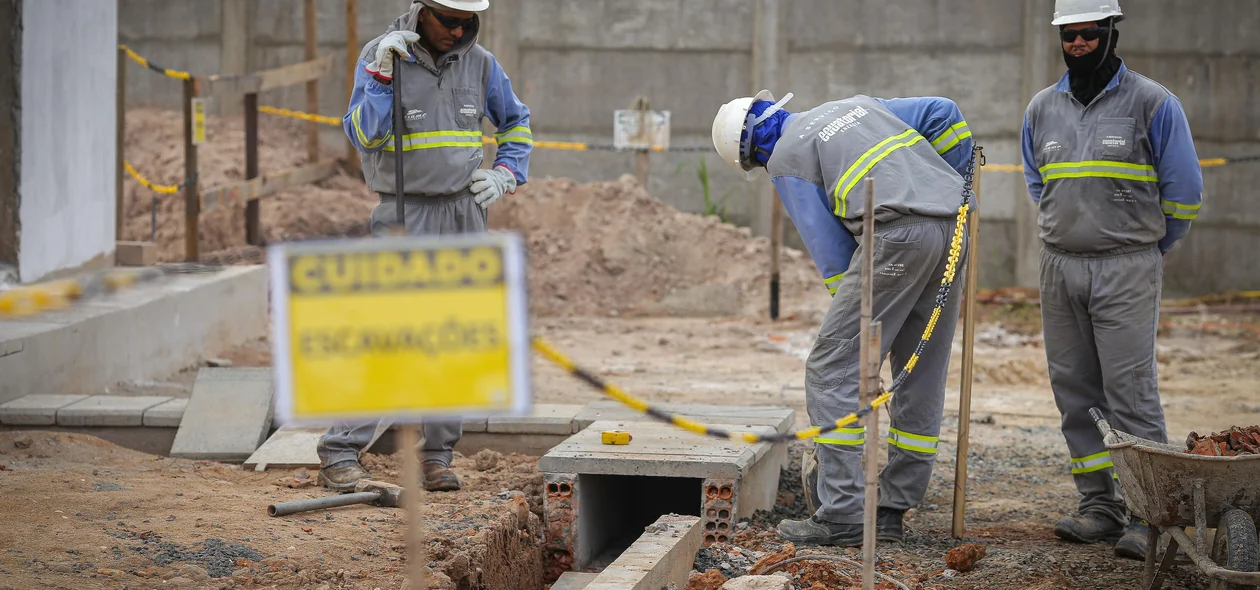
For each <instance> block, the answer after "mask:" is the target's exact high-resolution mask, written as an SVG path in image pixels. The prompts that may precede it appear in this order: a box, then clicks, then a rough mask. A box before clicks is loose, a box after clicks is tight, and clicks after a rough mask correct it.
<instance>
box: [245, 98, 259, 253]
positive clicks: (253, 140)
mask: <svg viewBox="0 0 1260 590" xmlns="http://www.w3.org/2000/svg"><path fill="white" fill-rule="evenodd" d="M255 178H258V94H257V93H253V92H251V93H249V94H246V95H245V180H253V179H255ZM250 197H253V195H250ZM260 217H261V203H259V200H258V199H256V198H250V199H249V200H248V201H245V243H247V244H249V245H251V246H261V245H262V232H261V231H260V222H259V218H260Z"/></svg>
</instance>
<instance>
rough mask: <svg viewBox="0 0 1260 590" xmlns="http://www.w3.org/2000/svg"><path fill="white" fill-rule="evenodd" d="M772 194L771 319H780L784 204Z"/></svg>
mask: <svg viewBox="0 0 1260 590" xmlns="http://www.w3.org/2000/svg"><path fill="white" fill-rule="evenodd" d="M770 194H771V195H773V196H772V198H771V199H770V319H771V320H777V319H779V256H780V250H781V249H782V248H783V204H782V203H780V202H779V192H778V191H776V190H774V189H771V190H770Z"/></svg>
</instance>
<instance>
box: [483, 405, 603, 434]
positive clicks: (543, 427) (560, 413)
mask: <svg viewBox="0 0 1260 590" xmlns="http://www.w3.org/2000/svg"><path fill="white" fill-rule="evenodd" d="M582 409H583V407H582V406H579V405H565V404H534V407H533V409H532V410H531V411H530V414H529V415H528V416H516V417H508V416H491V417H489V418H488V419H487V420H486V432H490V433H502V434H573V433H574V432H577V431H578V430H580V429H578V428H574V426H573V423H574V418H575V417H576V416H577V414H578V412H581V411H582Z"/></svg>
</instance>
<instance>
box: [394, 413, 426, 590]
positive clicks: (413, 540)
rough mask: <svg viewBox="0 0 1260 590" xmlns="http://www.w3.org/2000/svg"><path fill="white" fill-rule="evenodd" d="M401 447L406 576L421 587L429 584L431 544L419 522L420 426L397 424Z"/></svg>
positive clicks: (412, 583)
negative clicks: (425, 540)
mask: <svg viewBox="0 0 1260 590" xmlns="http://www.w3.org/2000/svg"><path fill="white" fill-rule="evenodd" d="M397 432H398V448H399V449H402V453H403V502H404V503H405V504H406V505H407V579H408V580H409V581H410V587H411V588H413V589H417V590H421V589H424V588H428V587H429V580H428V576H427V574H426V573H425V567H426V565H427V564H428V561H429V556H428V554H429V548H428V546H426V545H425V542H424V529H423V527H422V526H421V524H420V506H421V503H422V502H423V498H422V497H421V495H422V494H423V493H424V488H423V487H422V486H421V485H420V450H419V446H420V427H419V426H417V425H415V424H399V425H398V430H397Z"/></svg>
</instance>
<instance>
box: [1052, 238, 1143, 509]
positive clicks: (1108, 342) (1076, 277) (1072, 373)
mask: <svg viewBox="0 0 1260 590" xmlns="http://www.w3.org/2000/svg"><path fill="white" fill-rule="evenodd" d="M1163 278H1164V263H1163V257H1162V256H1160V253H1159V250H1158V248H1156V246H1155V245H1149V246H1127V247H1124V248H1117V249H1115V250H1110V251H1107V252H1102V253H1097V254H1077V253H1070V252H1065V251H1063V250H1059V249H1057V248H1054V247H1053V246H1049V245H1045V246H1044V247H1043V248H1042V251H1041V323H1042V330H1043V331H1044V334H1045V348H1046V361H1047V364H1048V365H1049V369H1050V387H1051V389H1053V390H1054V401H1055V404H1057V405H1058V407H1059V414H1060V416H1061V417H1062V425H1061V427H1062V430H1063V437H1064V438H1065V439H1067V446H1068V451H1069V452H1070V453H1071V457H1072V466H1071V467H1072V477H1073V479H1075V480H1076V489H1077V491H1079V492H1080V493H1081V495H1082V498H1081V501H1080V506H1079V510H1080V512H1081V513H1082V514H1085V513H1097V514H1103V515H1106V516H1109V517H1111V518H1113V519H1115V520H1116V521H1119V522H1127V521H1128V510H1127V509H1126V507H1125V504H1124V498H1123V496H1122V495H1121V493H1120V486H1119V485H1118V482H1116V481H1115V479H1114V469H1113V468H1112V463H1111V456H1110V455H1109V454H1108V453H1107V449H1106V447H1105V446H1103V441H1102V435H1100V434H1099V433H1098V429H1097V428H1096V427H1095V426H1094V421H1093V419H1091V418H1090V416H1089V409H1090V408H1092V407H1096V408H1098V409H1099V410H1101V411H1102V413H1103V415H1104V416H1106V417H1107V421H1108V422H1110V423H1111V425H1112V426H1113V427H1115V428H1117V429H1119V430H1123V431H1125V432H1128V433H1130V434H1133V435H1136V436H1140V437H1142V438H1146V439H1150V440H1153V441H1156V442H1167V434H1166V433H1165V428H1164V410H1163V408H1162V407H1161V406H1160V403H1159V384H1158V379H1157V377H1156V366H1155V331H1156V329H1157V327H1158V321H1159V296H1160V289H1161V287H1162V284H1163Z"/></svg>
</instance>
